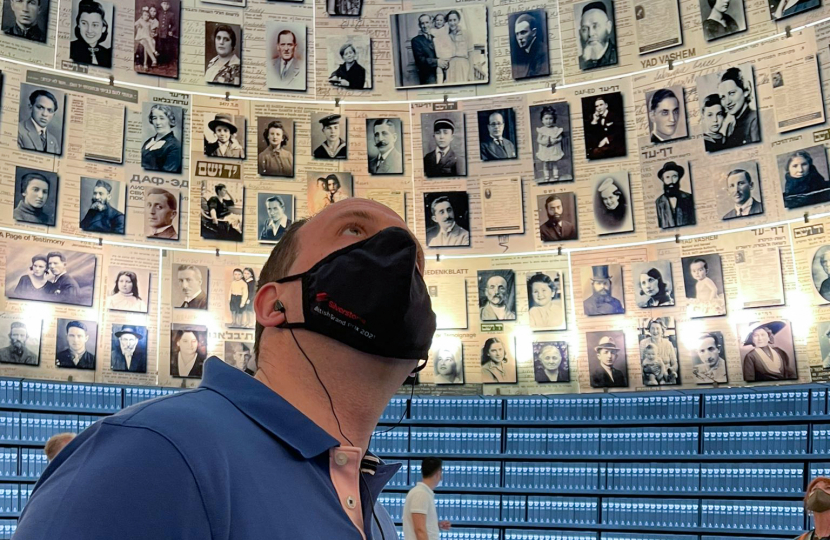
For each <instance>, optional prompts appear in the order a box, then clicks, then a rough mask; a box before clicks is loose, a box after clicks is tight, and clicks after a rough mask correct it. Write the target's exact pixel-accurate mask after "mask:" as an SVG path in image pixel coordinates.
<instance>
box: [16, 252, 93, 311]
mask: <svg viewBox="0 0 830 540" xmlns="http://www.w3.org/2000/svg"><path fill="white" fill-rule="evenodd" d="M96 263H97V260H96V258H95V255H93V254H91V253H83V252H80V251H71V250H68V249H64V248H62V247H59V246H41V245H37V244H35V243H33V242H23V241H12V242H10V243H9V245H8V248H7V250H6V298H8V299H9V300H38V301H41V302H52V303H56V304H71V305H74V306H83V307H92V299H93V296H94V295H93V292H94V290H93V289H94V287H95V266H96Z"/></svg>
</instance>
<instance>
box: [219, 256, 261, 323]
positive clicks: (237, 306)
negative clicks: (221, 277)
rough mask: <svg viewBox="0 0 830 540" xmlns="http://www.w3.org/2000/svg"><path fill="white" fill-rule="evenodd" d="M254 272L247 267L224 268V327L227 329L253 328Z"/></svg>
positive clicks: (254, 319) (254, 320) (254, 318)
mask: <svg viewBox="0 0 830 540" xmlns="http://www.w3.org/2000/svg"><path fill="white" fill-rule="evenodd" d="M256 277H257V275H256V270H254V269H253V268H251V267H249V266H242V265H239V266H226V267H225V325H227V327H228V328H253V327H254V323H255V322H256V317H255V316H254V296H255V295H256Z"/></svg>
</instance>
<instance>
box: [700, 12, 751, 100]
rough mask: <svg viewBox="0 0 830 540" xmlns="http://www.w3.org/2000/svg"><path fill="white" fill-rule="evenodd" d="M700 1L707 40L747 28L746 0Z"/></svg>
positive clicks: (704, 35)
mask: <svg viewBox="0 0 830 540" xmlns="http://www.w3.org/2000/svg"><path fill="white" fill-rule="evenodd" d="M699 2H700V17H701V23H702V26H703V37H704V38H706V41H714V40H716V39H720V38H724V37H727V36H731V35H733V34H737V33H738V32H743V31H744V30H746V13H745V11H744V0H699ZM701 95H702V94H701Z"/></svg>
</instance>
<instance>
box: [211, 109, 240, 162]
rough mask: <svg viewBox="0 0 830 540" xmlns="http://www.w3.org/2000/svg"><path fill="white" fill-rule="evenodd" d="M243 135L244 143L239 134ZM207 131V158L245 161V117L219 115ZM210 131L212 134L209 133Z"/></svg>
mask: <svg viewBox="0 0 830 540" xmlns="http://www.w3.org/2000/svg"><path fill="white" fill-rule="evenodd" d="M240 126H241V128H242V129H241V133H242V137H241V139H242V141H240V140H239V138H238V137H237V133H238V132H240ZM207 128H208V129H207V130H205V132H204V133H205V156H206V157H224V158H233V159H245V147H244V146H243V143H244V142H245V135H244V134H245V117H244V116H235V115H232V114H228V113H217V114H216V116H215V117H214V119H213V120H211V121H210V122H208V125H207ZM208 130H210V133H208Z"/></svg>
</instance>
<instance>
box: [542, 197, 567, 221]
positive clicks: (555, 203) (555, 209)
mask: <svg viewBox="0 0 830 540" xmlns="http://www.w3.org/2000/svg"><path fill="white" fill-rule="evenodd" d="M546 208H547V212H548V217H549V218H553V221H560V220H561V219H562V213H563V212H564V211H565V210H564V208H563V207H562V201H560V200H559V199H554V200H552V201H551V202H549V203H548V205H547V207H546Z"/></svg>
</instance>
